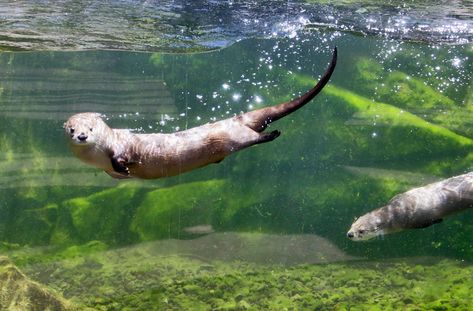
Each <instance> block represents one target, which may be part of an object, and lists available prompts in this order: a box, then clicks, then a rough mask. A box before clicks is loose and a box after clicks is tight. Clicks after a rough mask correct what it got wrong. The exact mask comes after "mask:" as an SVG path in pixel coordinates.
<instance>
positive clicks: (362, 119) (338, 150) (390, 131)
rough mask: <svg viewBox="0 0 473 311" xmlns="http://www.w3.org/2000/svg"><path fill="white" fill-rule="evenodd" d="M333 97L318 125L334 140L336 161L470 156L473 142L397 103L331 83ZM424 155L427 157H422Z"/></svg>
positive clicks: (328, 90) (332, 149)
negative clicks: (410, 111)
mask: <svg viewBox="0 0 473 311" xmlns="http://www.w3.org/2000/svg"><path fill="white" fill-rule="evenodd" d="M325 94H326V95H327V97H328V98H329V100H330V104H329V105H324V107H323V113H324V120H321V122H319V123H318V126H317V127H318V129H319V130H322V131H324V136H325V140H327V141H329V142H330V143H329V144H326V148H330V149H329V152H330V154H329V155H327V157H328V158H330V159H332V160H333V159H339V160H344V162H345V163H346V162H347V161H349V163H353V162H355V163H358V164H360V163H363V162H365V160H369V161H370V162H371V163H373V162H375V163H376V162H378V163H379V162H392V161H396V162H398V163H399V161H405V160H409V161H420V160H422V161H424V162H425V160H426V158H427V159H428V158H435V157H443V156H450V155H452V154H453V153H457V154H465V153H467V152H468V151H471V150H472V147H473V141H472V140H470V139H469V138H466V137H464V136H461V135H458V134H456V133H454V132H452V131H450V130H448V129H446V128H443V127H441V126H438V125H435V124H432V123H429V122H427V121H425V120H423V119H421V118H419V117H417V116H415V115H413V114H411V113H409V112H407V111H404V110H401V109H399V108H396V107H394V106H391V105H388V104H384V103H378V102H373V101H371V100H369V99H367V98H365V97H362V96H359V95H357V94H355V93H352V92H350V91H347V90H344V89H340V88H337V87H335V86H327V87H326V88H325ZM420 155H422V156H421V157H419V156H420Z"/></svg>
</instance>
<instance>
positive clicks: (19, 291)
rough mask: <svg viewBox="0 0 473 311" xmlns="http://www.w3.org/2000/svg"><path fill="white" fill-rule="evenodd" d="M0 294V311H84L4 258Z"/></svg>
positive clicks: (1, 267)
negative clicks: (33, 279) (31, 278)
mask: <svg viewBox="0 0 473 311" xmlns="http://www.w3.org/2000/svg"><path fill="white" fill-rule="evenodd" d="M0 293H1V294H0V309H1V310H6V311H9V310H12V311H13V310H22V311H33V310H38V311H39V310H45V311H47V310H50V311H53V310H54V311H62V310H64V311H66V310H71V311H72V310H85V308H80V307H78V306H74V305H73V304H71V303H69V302H68V301H66V300H65V299H64V298H62V297H61V295H59V294H57V293H54V292H53V291H52V290H50V289H47V288H46V287H45V286H44V285H41V284H39V283H37V282H34V281H32V280H30V279H29V278H28V277H27V276H25V275H24V274H23V273H22V272H21V271H20V270H19V269H18V268H17V267H16V266H15V265H13V264H12V263H11V262H10V261H9V259H8V258H7V257H5V256H1V257H0Z"/></svg>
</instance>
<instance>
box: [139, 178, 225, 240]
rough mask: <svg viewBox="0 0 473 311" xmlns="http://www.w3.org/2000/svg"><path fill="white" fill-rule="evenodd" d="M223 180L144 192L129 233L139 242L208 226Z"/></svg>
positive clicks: (219, 200)
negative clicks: (193, 227) (135, 234)
mask: <svg viewBox="0 0 473 311" xmlns="http://www.w3.org/2000/svg"><path fill="white" fill-rule="evenodd" d="M224 186H225V181H224V180H208V181H202V182H193V183H187V184H182V185H176V186H173V187H169V188H163V189H158V190H154V191H151V192H148V193H147V194H146V195H145V197H144V199H143V201H142V202H141V203H140V205H139V206H138V208H137V210H136V213H135V215H134V217H133V222H132V223H131V227H130V228H131V231H132V232H135V233H137V234H138V235H139V237H140V239H141V240H144V241H146V240H153V239H157V238H163V237H177V236H179V235H180V234H182V229H184V228H186V227H192V226H196V225H204V224H211V223H212V221H213V213H214V211H215V209H217V208H220V207H221V200H222V192H223V189H224Z"/></svg>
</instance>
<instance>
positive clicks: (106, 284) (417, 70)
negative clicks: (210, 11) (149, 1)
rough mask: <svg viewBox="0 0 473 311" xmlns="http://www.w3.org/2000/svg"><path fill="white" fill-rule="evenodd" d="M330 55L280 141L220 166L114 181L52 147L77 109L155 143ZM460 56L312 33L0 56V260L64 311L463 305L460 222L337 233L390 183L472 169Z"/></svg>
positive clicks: (295, 87) (254, 98) (60, 143)
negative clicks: (204, 44) (373, 236)
mask: <svg viewBox="0 0 473 311" xmlns="http://www.w3.org/2000/svg"><path fill="white" fill-rule="evenodd" d="M465 38H466V39H467V37H464V39H465ZM466 39H465V40H466ZM334 46H337V47H338V51H339V62H338V65H337V68H336V71H335V73H334V75H333V77H332V79H331V81H330V83H329V86H327V87H326V88H325V89H324V91H323V92H322V94H321V95H319V96H318V97H317V98H316V99H315V100H313V101H312V102H311V103H310V104H309V105H307V106H305V107H304V108H303V109H302V110H300V111H297V112H295V113H294V114H292V115H290V116H288V117H286V118H285V119H282V120H280V121H278V122H276V123H274V124H272V125H271V130H272V129H278V130H281V132H282V135H281V137H279V138H278V139H276V140H275V141H273V142H271V143H268V144H263V145H258V146H254V147H251V148H249V149H245V150H243V151H241V152H238V153H236V154H234V155H232V156H230V157H229V158H227V159H225V160H224V161H223V162H221V163H219V164H216V165H211V166H207V167H204V168H201V169H198V170H195V171H192V172H189V173H186V174H182V175H179V176H176V177H172V178H166V179H159V180H154V181H139V180H132V181H117V180H114V179H112V178H110V177H109V176H108V175H106V174H105V173H103V172H101V171H99V170H97V169H94V168H92V167H89V166H86V165H85V164H82V163H81V162H80V161H79V160H77V159H76V158H74V157H73V156H72V154H71V152H70V151H69V150H68V146H67V143H66V139H65V137H64V134H63V130H62V124H63V122H64V121H65V120H66V119H67V118H68V117H69V116H70V115H72V114H74V113H76V112H82V111H97V112H101V113H104V114H105V115H106V117H107V122H108V123H109V124H110V125H112V126H113V127H121V128H131V129H133V130H134V131H136V132H140V133H149V132H172V131H176V130H182V129H186V128H191V127H194V126H198V125H201V124H204V123H206V122H211V121H215V120H221V119H224V118H227V117H231V116H233V115H235V114H238V113H240V112H242V111H248V110H251V109H254V108H257V107H262V106H267V105H272V104H276V103H279V102H281V101H285V100H287V99H290V98H292V97H294V96H297V95H298V94H300V93H301V92H303V91H305V90H306V89H308V88H309V87H311V86H312V85H313V83H314V82H315V80H317V79H318V78H319V77H320V75H321V74H322V72H323V71H324V69H325V67H326V66H327V64H328V62H329V59H330V56H331V50H332V48H333V47H334ZM472 58H473V47H472V46H471V44H463V45H440V44H434V43H414V42H408V41H400V40H393V39H387V38H383V37H378V36H360V35H356V34H351V33H344V32H338V31H329V30H325V31H321V30H315V29H306V30H305V31H302V30H300V29H299V31H298V32H297V36H292V35H290V36H286V37H280V36H275V37H271V38H259V39H258V38H249V39H245V40H241V41H238V42H237V43H235V44H233V45H230V46H228V47H226V48H224V49H221V50H218V51H213V52H208V53H201V54H160V53H136V52H127V51H98V50H96V51H85V52H60V51H56V52H47V51H43V52H38V51H36V52H35V51H33V52H28V53H18V52H4V53H2V54H0V151H1V153H0V154H1V156H0V158H1V159H2V161H0V197H1V198H2V199H1V202H0V215H1V217H0V243H1V244H0V250H1V254H2V255H6V256H8V257H9V258H10V260H11V262H12V264H13V263H14V264H15V265H17V266H18V267H19V268H20V269H21V270H22V271H23V272H24V273H25V275H26V276H27V277H28V278H30V279H31V280H34V281H37V282H39V283H41V284H43V285H45V286H47V288H48V289H52V290H54V291H55V293H57V294H58V295H62V296H63V297H65V298H66V299H68V300H71V301H72V303H74V304H75V305H77V306H78V308H82V307H90V308H94V309H97V310H183V309H194V310H210V309H215V310H314V309H317V310H378V309H379V310H400V309H412V310H424V309H435V310H450V309H458V310H468V309H470V308H472V307H473V300H472V299H471V290H472V289H473V283H472V282H471V276H472V274H473V267H472V266H471V262H472V261H473V245H472V242H471V236H472V233H473V223H472V221H471V218H472V212H471V211H466V212H464V213H462V214H459V215H456V216H453V217H450V218H448V219H445V221H444V222H443V223H441V224H437V225H435V226H432V227H428V228H425V229H420V230H412V231H409V232H402V233H398V234H394V235H390V236H385V237H384V239H379V240H375V241H372V242H367V243H355V242H352V241H350V240H348V239H347V238H346V231H347V229H348V228H349V227H350V225H351V223H352V221H353V219H354V218H355V217H357V216H360V215H362V214H364V213H366V212H368V211H370V210H372V209H374V208H376V207H379V206H381V205H383V204H384V203H385V202H387V201H388V200H389V199H390V198H391V197H392V196H394V195H395V194H397V193H399V192H403V191H405V190H407V189H410V188H412V187H416V186H420V185H424V184H427V183H429V182H432V181H434V180H439V179H442V178H444V177H450V176H454V175H458V174H461V173H464V172H468V171H471V169H472V163H473V162H472V160H473V131H472V129H471V125H472V123H473V121H472V120H473V108H472V107H473V106H472V105H473V78H472V73H473V62H472ZM4 262H6V259H5V260H4ZM5 265H7V263H5ZM5 265H4V266H3V267H2V268H0V272H2V273H3V275H7V276H8V277H3V278H2V279H0V286H1V288H2V292H3V293H4V294H5V296H4V297H7V298H8V297H9V296H8V293H7V288H8V286H7V285H8V284H11V283H12V282H13V281H12V280H15V277H13V276H12V275H13V274H11V273H10V274H8V273H7V272H5V271H7V270H5V269H7V268H5ZM7 267H8V265H7ZM2 269H3V270H2ZM5 280H6V281H5ZM2 282H3V283H2ZM7 298H5V299H4V300H3V301H1V300H0V303H2V304H4V305H3V306H2V308H4V309H8V307H12V306H17V307H18V306H20V309H21V308H23V309H25V310H26V309H28V306H27V303H26V302H25V301H26V300H25V301H23V302H21V301H14V300H8V299H7ZM20 300H21V299H20ZM40 300H41V299H40V298H38V297H35V298H34V299H32V298H31V297H30V301H34V302H35V303H36V304H38V305H39V301H40ZM41 301H46V300H45V298H44V299H43V300H41ZM21 303H23V305H21ZM15 304H16V305H15ZM30 306H31V305H30ZM57 309H60V307H59V306H57Z"/></svg>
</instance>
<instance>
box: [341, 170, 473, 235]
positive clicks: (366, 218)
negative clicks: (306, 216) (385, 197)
mask: <svg viewBox="0 0 473 311" xmlns="http://www.w3.org/2000/svg"><path fill="white" fill-rule="evenodd" d="M471 207H473V172H470V173H467V174H463V175H459V176H455V177H451V178H448V179H444V180H442V181H439V182H436V183H432V184H429V185H426V186H423V187H419V188H414V189H411V190H409V191H407V192H404V193H401V194H398V195H396V196H395V197H394V198H392V199H391V200H390V201H389V202H388V204H386V205H385V206H383V207H380V208H378V209H375V210H373V211H371V212H369V213H367V214H365V215H363V216H361V217H360V218H358V219H356V220H355V222H354V223H353V224H352V225H351V228H350V230H348V233H347V236H348V238H349V239H351V240H353V241H363V240H369V239H372V238H374V237H376V236H382V235H385V234H390V233H394V232H399V231H402V230H407V229H418V228H426V227H429V226H431V225H433V224H435V223H439V222H441V221H442V220H443V218H445V217H447V216H449V215H452V214H455V213H458V212H461V211H463V210H465V209H468V208H471Z"/></svg>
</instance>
